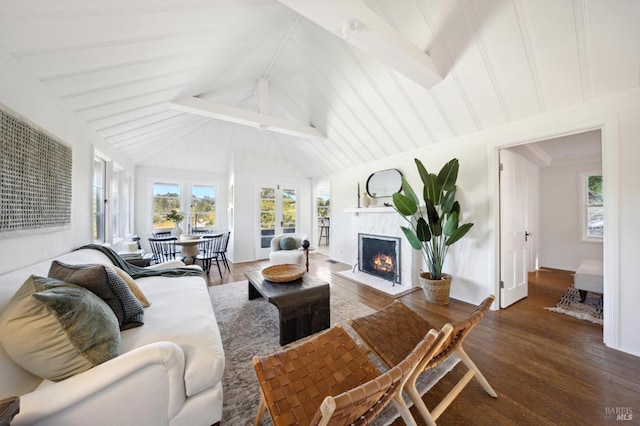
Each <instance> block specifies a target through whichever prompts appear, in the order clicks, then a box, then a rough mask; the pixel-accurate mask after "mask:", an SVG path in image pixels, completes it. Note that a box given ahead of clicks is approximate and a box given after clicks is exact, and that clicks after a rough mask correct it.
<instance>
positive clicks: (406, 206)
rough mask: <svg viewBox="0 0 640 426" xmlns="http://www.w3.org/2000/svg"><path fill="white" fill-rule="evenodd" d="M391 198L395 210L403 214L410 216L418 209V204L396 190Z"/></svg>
mask: <svg viewBox="0 0 640 426" xmlns="http://www.w3.org/2000/svg"><path fill="white" fill-rule="evenodd" d="M392 199H393V205H394V206H395V207H396V210H398V212H400V214H401V215H403V216H411V215H413V214H415V212H417V211H418V204H417V203H415V202H413V200H411V199H410V198H409V197H407V196H406V195H404V194H401V193H399V192H396V193H395V194H393V196H392Z"/></svg>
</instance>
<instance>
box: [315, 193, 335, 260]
mask: <svg viewBox="0 0 640 426" xmlns="http://www.w3.org/2000/svg"><path fill="white" fill-rule="evenodd" d="M315 193H316V196H315V210H316V212H315V213H316V220H317V224H318V226H317V228H316V229H317V230H316V239H315V241H314V242H315V246H316V247H317V252H318V253H321V254H324V255H326V256H329V247H330V243H331V182H329V181H322V182H319V183H318V184H316V187H315Z"/></svg>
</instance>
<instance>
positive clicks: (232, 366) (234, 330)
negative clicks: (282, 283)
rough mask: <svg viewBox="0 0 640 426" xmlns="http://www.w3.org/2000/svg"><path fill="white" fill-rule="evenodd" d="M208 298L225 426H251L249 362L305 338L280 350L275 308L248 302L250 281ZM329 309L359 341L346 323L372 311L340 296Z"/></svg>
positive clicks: (217, 289) (255, 398)
mask: <svg viewBox="0 0 640 426" xmlns="http://www.w3.org/2000/svg"><path fill="white" fill-rule="evenodd" d="M209 295H210V297H211V303H212V305H213V310H214V312H215V315H216V319H217V321H218V327H219V328H220V334H221V336H222V342H223V347H224V351H225V372H224V376H223V380H222V385H223V392H224V397H223V401H224V405H223V409H222V422H221V424H223V425H234V426H235V425H249V424H253V421H254V419H255V415H256V411H257V408H258V402H259V399H260V394H259V387H258V381H257V379H256V377H255V372H254V370H253V364H252V361H251V359H252V358H253V356H254V355H267V354H270V353H273V352H276V351H279V350H281V349H282V348H287V347H289V346H290V345H295V344H298V343H300V342H302V341H304V339H303V340H298V341H297V342H293V343H290V344H289V345H287V346H284V347H283V346H280V344H279V329H278V311H277V309H276V307H275V306H273V305H271V304H270V303H268V302H267V301H265V300H264V299H254V300H248V284H247V281H238V282H235V283H229V284H224V285H219V286H213V287H210V288H209ZM330 307H331V324H332V325H334V324H338V323H340V324H341V325H343V326H344V328H345V330H347V331H348V332H349V333H350V334H351V335H352V336H353V337H354V338H355V339H356V340H358V339H357V335H356V334H355V332H354V331H353V330H352V329H351V327H350V326H349V325H348V323H347V320H348V318H355V317H359V316H362V315H367V314H369V313H371V312H373V310H372V309H371V308H369V307H368V306H366V305H364V304H362V303H359V302H355V301H353V302H352V301H348V300H346V299H344V298H342V297H340V296H339V295H337V294H332V295H331V302H330ZM458 361H459V360H458V359H454V358H451V359H450V360H448V362H445V363H443V364H442V365H441V366H440V367H438V368H437V369H435V370H434V371H432V372H430V373H429V374H423V375H422V377H421V378H420V379H419V381H418V385H419V387H418V389H419V390H420V391H421V392H424V391H426V390H427V389H429V388H430V387H431V386H433V384H435V383H437V381H438V380H440V378H441V377H443V376H444V375H445V374H446V373H447V372H448V371H450V370H451V369H453V367H454V366H455V365H456V363H457V362H458ZM378 365H379V364H378ZM396 417H397V412H396V410H395V408H393V407H388V408H387V409H386V410H385V412H383V413H381V415H380V417H379V419H378V420H377V424H379V425H384V424H389V423H391V422H392V421H393V420H394V419H395V418H396ZM262 424H263V425H270V424H271V419H270V418H269V416H268V415H265V417H264V419H263V420H262Z"/></svg>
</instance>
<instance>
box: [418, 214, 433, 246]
mask: <svg viewBox="0 0 640 426" xmlns="http://www.w3.org/2000/svg"><path fill="white" fill-rule="evenodd" d="M416 235H417V237H418V240H420V241H424V242H427V241H429V240H431V231H430V230H429V225H427V221H426V220H424V218H418V223H417V225H416Z"/></svg>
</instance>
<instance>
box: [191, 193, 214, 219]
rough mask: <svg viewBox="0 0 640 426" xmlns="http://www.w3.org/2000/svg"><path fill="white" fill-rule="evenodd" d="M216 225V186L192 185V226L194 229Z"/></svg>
mask: <svg viewBox="0 0 640 426" xmlns="http://www.w3.org/2000/svg"><path fill="white" fill-rule="evenodd" d="M215 225H216V187H215V186H206V185H193V186H192V187H191V227H192V229H193V230H198V229H201V228H213V227H214V226H215Z"/></svg>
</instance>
